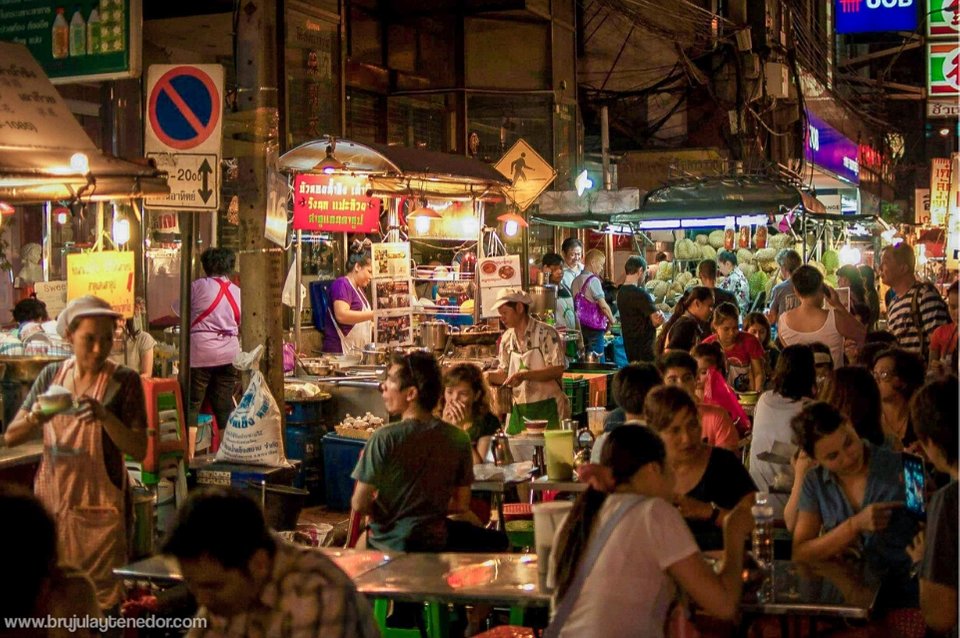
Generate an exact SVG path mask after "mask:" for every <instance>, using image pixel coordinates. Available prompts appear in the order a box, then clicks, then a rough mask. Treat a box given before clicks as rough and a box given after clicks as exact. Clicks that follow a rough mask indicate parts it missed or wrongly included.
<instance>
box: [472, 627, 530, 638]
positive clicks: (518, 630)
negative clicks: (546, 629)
mask: <svg viewBox="0 0 960 638" xmlns="http://www.w3.org/2000/svg"><path fill="white" fill-rule="evenodd" d="M535 635H536V634H535V633H534V632H533V629H531V628H530V627H518V626H517V625H499V626H497V627H494V628H493V629H488V630H487V631H484V632H482V633H479V634H474V635H473V638H534V636H535Z"/></svg>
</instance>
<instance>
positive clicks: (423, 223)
mask: <svg viewBox="0 0 960 638" xmlns="http://www.w3.org/2000/svg"><path fill="white" fill-rule="evenodd" d="M413 225H414V227H415V228H416V229H417V234H419V235H425V234H427V233H428V232H430V218H429V217H415V218H414V220H413Z"/></svg>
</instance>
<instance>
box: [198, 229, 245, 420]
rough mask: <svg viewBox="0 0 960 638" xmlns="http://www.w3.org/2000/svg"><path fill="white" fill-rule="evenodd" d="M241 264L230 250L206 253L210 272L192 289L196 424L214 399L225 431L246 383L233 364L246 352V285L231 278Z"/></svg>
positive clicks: (205, 262) (203, 258)
mask: <svg viewBox="0 0 960 638" xmlns="http://www.w3.org/2000/svg"><path fill="white" fill-rule="evenodd" d="M235 262H236V256H235V255H234V254H233V251H231V250H229V249H227V248H208V249H207V250H205V251H203V254H202V255H200V263H201V264H202V265H203V272H204V273H206V275H207V276H206V277H202V278H200V279H197V280H196V281H195V282H193V287H192V288H191V292H190V295H191V296H190V418H191V421H190V422H191V423H195V422H196V416H197V413H199V411H200V407H201V406H202V405H203V402H204V400H205V399H208V400H209V401H210V407H211V409H212V410H213V415H214V417H215V418H216V420H217V428H219V429H220V430H223V428H225V427H226V425H227V419H229V418H230V413H231V412H232V411H233V406H234V398H235V397H236V396H237V390H238V389H239V386H240V371H239V370H237V369H236V368H234V367H233V359H234V358H235V357H236V356H237V354H238V353H239V352H240V340H239V335H240V288H239V287H238V286H237V285H236V284H234V283H232V282H231V281H230V279H229V278H228V275H229V274H230V273H231V272H232V271H233V265H234V263H235Z"/></svg>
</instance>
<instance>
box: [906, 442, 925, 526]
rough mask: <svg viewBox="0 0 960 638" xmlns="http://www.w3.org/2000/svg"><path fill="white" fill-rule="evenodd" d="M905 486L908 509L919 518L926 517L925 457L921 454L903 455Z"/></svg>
mask: <svg viewBox="0 0 960 638" xmlns="http://www.w3.org/2000/svg"><path fill="white" fill-rule="evenodd" d="M903 486H904V488H906V491H907V502H906V507H907V511H908V512H909V513H910V514H912V515H913V516H916V517H918V518H926V516H927V510H926V506H925V504H924V494H925V490H924V475H923V459H921V458H920V457H919V456H914V455H913V454H904V455H903Z"/></svg>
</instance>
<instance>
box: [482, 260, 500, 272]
mask: <svg viewBox="0 0 960 638" xmlns="http://www.w3.org/2000/svg"><path fill="white" fill-rule="evenodd" d="M480 272H482V273H483V274H485V275H492V274H493V273H495V272H497V264H496V263H495V262H492V261H485V262H483V264H481V266H480Z"/></svg>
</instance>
